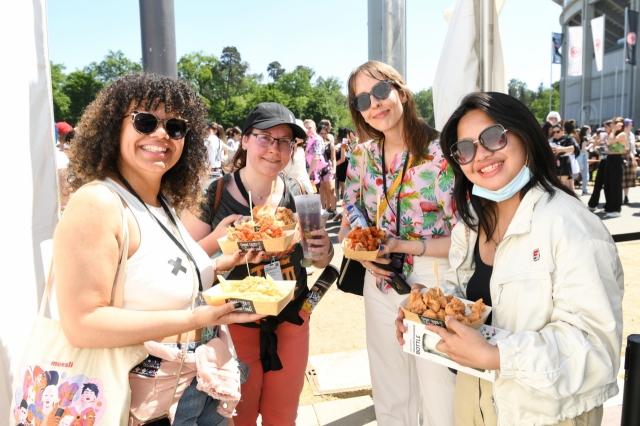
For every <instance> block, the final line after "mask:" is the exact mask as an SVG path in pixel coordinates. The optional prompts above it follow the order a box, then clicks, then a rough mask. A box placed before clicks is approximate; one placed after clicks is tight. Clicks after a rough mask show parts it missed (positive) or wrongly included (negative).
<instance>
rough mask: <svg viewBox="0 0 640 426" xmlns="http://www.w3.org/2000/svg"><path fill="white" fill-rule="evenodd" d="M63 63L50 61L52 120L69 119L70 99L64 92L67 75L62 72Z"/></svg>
mask: <svg viewBox="0 0 640 426" xmlns="http://www.w3.org/2000/svg"><path fill="white" fill-rule="evenodd" d="M64 69H65V67H64V65H62V64H54V63H53V62H52V63H51V95H52V98H53V118H54V121H67V120H69V107H70V106H71V99H69V96H67V94H66V93H65V92H64V86H65V82H66V80H67V76H66V75H65V73H64Z"/></svg>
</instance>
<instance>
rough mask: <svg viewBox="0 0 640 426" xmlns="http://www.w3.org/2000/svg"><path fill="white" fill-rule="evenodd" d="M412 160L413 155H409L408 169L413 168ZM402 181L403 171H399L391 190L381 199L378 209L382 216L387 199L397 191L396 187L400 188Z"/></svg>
mask: <svg viewBox="0 0 640 426" xmlns="http://www.w3.org/2000/svg"><path fill="white" fill-rule="evenodd" d="M412 160H413V157H409V159H408V160H407V169H409V168H411V163H412ZM382 173H384V170H383V171H382ZM401 181H402V173H398V176H396V178H395V180H394V181H393V183H392V184H391V187H390V188H389V191H387V196H386V197H385V198H383V199H382V200H380V206H379V208H378V211H379V212H380V216H382V214H383V213H384V211H385V210H386V209H387V205H388V204H389V202H388V201H387V200H390V199H391V197H392V196H393V194H394V193H395V192H396V189H398V186H400V183H401ZM396 220H397V219H396Z"/></svg>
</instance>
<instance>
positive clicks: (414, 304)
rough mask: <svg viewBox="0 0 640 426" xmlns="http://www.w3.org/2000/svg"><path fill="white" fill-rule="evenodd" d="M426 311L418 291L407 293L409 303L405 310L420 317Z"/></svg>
mask: <svg viewBox="0 0 640 426" xmlns="http://www.w3.org/2000/svg"><path fill="white" fill-rule="evenodd" d="M426 309H427V306H426V305H425V303H424V301H423V300H422V293H420V290H418V289H415V290H411V293H409V302H408V303H407V310H409V311H411V312H413V313H416V314H418V315H422V313H423V312H424V311H425V310H426Z"/></svg>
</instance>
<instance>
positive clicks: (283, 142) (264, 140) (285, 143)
mask: <svg viewBox="0 0 640 426" xmlns="http://www.w3.org/2000/svg"><path fill="white" fill-rule="evenodd" d="M251 135H252V136H255V137H256V141H257V142H258V145H260V146H261V147H263V148H269V147H270V146H272V145H273V143H274V142H275V141H278V148H280V151H283V152H289V151H291V149H292V148H293V144H295V143H296V140H295V139H293V138H274V137H273V136H269V135H262V134H258V133H251Z"/></svg>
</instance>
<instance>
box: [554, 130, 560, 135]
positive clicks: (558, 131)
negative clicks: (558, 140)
mask: <svg viewBox="0 0 640 426" xmlns="http://www.w3.org/2000/svg"><path fill="white" fill-rule="evenodd" d="M553 133H554V134H558V133H562V130H554V131H553Z"/></svg>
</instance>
